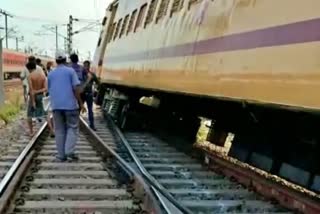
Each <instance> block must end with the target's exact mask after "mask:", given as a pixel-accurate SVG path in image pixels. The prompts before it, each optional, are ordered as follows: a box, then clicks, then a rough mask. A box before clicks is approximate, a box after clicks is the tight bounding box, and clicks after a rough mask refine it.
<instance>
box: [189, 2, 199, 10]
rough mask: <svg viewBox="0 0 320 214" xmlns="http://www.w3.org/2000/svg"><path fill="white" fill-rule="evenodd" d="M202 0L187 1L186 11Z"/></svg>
mask: <svg viewBox="0 0 320 214" xmlns="http://www.w3.org/2000/svg"><path fill="white" fill-rule="evenodd" d="M201 1H202V0H189V2H188V10H190V9H191V7H192V5H196V4H199V3H200V2H201Z"/></svg>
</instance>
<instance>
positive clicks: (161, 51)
mask: <svg viewBox="0 0 320 214" xmlns="http://www.w3.org/2000/svg"><path fill="white" fill-rule="evenodd" d="M319 8H320V1H318V0H307V1H301V0H282V1H277V0H139V1H132V0H118V1H114V2H113V3H111V4H110V5H109V6H108V8H107V10H106V16H105V18H104V20H103V22H102V24H103V30H102V31H101V34H100V38H99V41H98V45H97V49H96V53H95V58H94V67H95V68H96V71H97V73H98V75H99V77H100V78H101V81H102V83H103V87H101V88H100V91H99V94H98V101H97V103H98V104H102V105H103V107H104V108H105V109H107V111H109V113H110V114H111V115H113V116H114V117H115V119H116V120H117V121H118V122H119V124H122V125H124V124H125V123H129V121H130V120H129V115H130V113H131V112H134V111H138V110H137V109H139V108H141V107H140V105H138V104H137V103H139V102H140V103H144V104H146V105H149V106H151V107H150V109H153V112H154V114H152V115H161V116H158V117H157V116H153V117H154V120H157V119H158V120H157V123H159V124H161V123H162V124H164V126H167V127H170V128H171V129H174V130H175V131H177V132H180V133H185V135H188V134H189V135H194V133H195V130H196V129H197V128H198V124H199V121H198V117H199V116H203V117H207V118H210V119H212V121H213V125H212V129H213V133H214V134H213V136H212V137H211V138H210V139H209V140H210V141H211V143H213V144H218V145H220V146H223V145H224V142H225V137H226V136H227V134H226V133H233V134H234V139H233V141H232V146H231V149H230V151H229V156H231V157H234V158H237V159H239V160H240V161H243V162H245V163H249V164H251V165H253V166H255V167H257V168H260V169H263V170H265V171H267V172H270V173H272V174H275V175H279V176H280V177H283V178H286V179H288V180H290V181H292V182H294V183H297V184H299V185H301V186H304V187H306V188H308V189H311V190H314V191H320V155H319V152H320V134H319V133H320V132H319V131H318V129H319V126H320V117H319V110H320V99H319V95H318V94H319V89H320V82H319V79H320V73H319V69H320V63H319V62H320V61H319V59H320V58H319V56H320V42H319V40H320V31H319V29H320V15H319ZM144 111H148V110H146V109H144ZM155 112H156V113H155ZM150 117H152V116H150ZM181 121H182V122H181ZM174 124H175V125H176V126H175V127H174Z"/></svg>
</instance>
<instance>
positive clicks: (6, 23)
mask: <svg viewBox="0 0 320 214" xmlns="http://www.w3.org/2000/svg"><path fill="white" fill-rule="evenodd" d="M4 18H5V28H6V48H8V36H9V35H8V15H7V14H4Z"/></svg>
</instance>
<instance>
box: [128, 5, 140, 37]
mask: <svg viewBox="0 0 320 214" xmlns="http://www.w3.org/2000/svg"><path fill="white" fill-rule="evenodd" d="M137 12H138V10H137V9H135V10H134V11H132V13H131V17H130V20H129V23H128V29H127V35H128V34H129V33H131V32H132V31H133V29H134V23H135V19H136V17H137Z"/></svg>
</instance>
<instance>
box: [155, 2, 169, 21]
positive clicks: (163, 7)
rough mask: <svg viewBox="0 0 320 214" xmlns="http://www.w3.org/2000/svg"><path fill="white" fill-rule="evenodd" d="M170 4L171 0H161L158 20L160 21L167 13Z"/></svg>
mask: <svg viewBox="0 0 320 214" xmlns="http://www.w3.org/2000/svg"><path fill="white" fill-rule="evenodd" d="M168 6H169V0H161V3H160V8H159V11H158V14H157V19H156V22H158V20H159V19H161V18H162V17H164V16H165V15H166V13H167V10H168Z"/></svg>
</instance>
